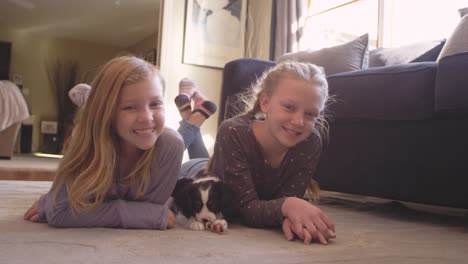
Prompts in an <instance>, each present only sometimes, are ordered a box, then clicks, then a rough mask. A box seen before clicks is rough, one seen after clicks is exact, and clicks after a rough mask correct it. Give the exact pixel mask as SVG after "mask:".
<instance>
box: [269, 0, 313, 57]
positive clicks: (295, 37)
mask: <svg viewBox="0 0 468 264" xmlns="http://www.w3.org/2000/svg"><path fill="white" fill-rule="evenodd" d="M307 4H308V2H307V0H276V21H275V50H274V59H275V60H278V59H279V58H280V57H281V56H282V55H283V54H284V53H287V52H295V51H298V47H299V40H300V39H301V37H302V34H303V31H304V28H303V27H304V24H305V16H306V15H307Z"/></svg>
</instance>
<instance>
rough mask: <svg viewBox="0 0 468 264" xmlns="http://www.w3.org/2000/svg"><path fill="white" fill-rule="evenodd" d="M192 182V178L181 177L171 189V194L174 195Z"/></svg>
mask: <svg viewBox="0 0 468 264" xmlns="http://www.w3.org/2000/svg"><path fill="white" fill-rule="evenodd" d="M192 182H193V179H189V178H182V179H180V180H178V181H177V183H176V186H175V188H174V190H173V191H172V196H175V195H176V194H177V193H180V192H181V191H182V192H183V190H184V189H185V188H187V186H188V185H189V184H192Z"/></svg>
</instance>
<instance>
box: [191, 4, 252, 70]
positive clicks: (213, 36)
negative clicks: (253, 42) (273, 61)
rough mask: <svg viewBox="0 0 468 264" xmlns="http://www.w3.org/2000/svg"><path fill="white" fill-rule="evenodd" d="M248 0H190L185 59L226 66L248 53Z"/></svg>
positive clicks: (207, 65)
mask: <svg viewBox="0 0 468 264" xmlns="http://www.w3.org/2000/svg"><path fill="white" fill-rule="evenodd" d="M246 13H247V1H246V0H187V9H186V16H185V34H184V52H183V63H185V64H193V65H199V66H206V67H214V68H223V67H224V65H225V64H226V63H227V62H229V61H231V60H234V59H238V58H242V57H243V56H244V53H245V50H244V49H245V43H244V41H245V26H246V16H247V14H246Z"/></svg>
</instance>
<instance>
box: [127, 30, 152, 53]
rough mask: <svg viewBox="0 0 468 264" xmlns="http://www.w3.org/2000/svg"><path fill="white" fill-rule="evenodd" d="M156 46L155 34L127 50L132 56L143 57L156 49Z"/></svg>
mask: <svg viewBox="0 0 468 264" xmlns="http://www.w3.org/2000/svg"><path fill="white" fill-rule="evenodd" d="M157 45H158V32H155V33H154V34H152V35H150V36H148V37H147V38H145V39H143V40H141V41H139V42H137V43H135V44H133V45H132V46H130V47H128V48H127V50H128V51H129V52H131V53H132V54H136V55H144V54H146V52H148V51H150V50H151V49H157ZM157 55H158V54H157Z"/></svg>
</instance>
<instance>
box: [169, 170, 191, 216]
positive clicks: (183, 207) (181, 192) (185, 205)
mask: <svg viewBox="0 0 468 264" xmlns="http://www.w3.org/2000/svg"><path fill="white" fill-rule="evenodd" d="M192 182H193V180H192V179H180V180H178V181H177V183H176V187H175V188H174V191H173V192H172V198H174V203H175V205H176V208H177V210H178V211H180V212H182V214H183V215H185V216H186V217H189V216H190V214H191V213H192V210H191V206H190V200H191V198H190V192H189V190H190V188H191V187H193V185H192Z"/></svg>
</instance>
